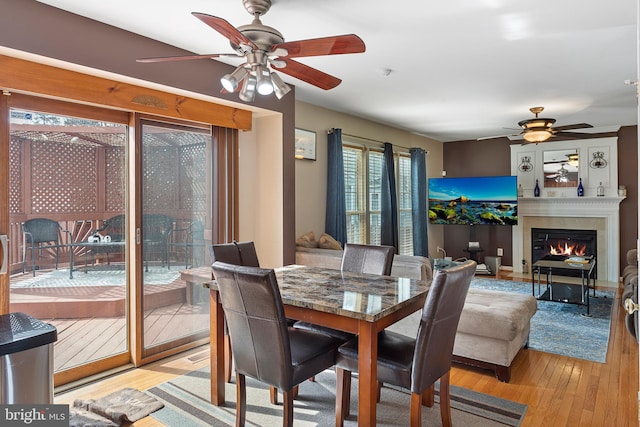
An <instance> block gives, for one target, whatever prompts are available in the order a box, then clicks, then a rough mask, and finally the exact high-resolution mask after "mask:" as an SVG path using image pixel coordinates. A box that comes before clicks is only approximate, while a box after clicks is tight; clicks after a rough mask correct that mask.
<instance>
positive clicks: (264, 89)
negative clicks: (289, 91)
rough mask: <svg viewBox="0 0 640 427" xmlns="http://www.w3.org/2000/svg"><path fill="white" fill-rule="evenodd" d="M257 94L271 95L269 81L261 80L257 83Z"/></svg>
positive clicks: (271, 88)
mask: <svg viewBox="0 0 640 427" xmlns="http://www.w3.org/2000/svg"><path fill="white" fill-rule="evenodd" d="M258 93H259V94H260V95H271V94H272V93H273V85H272V84H271V81H270V80H262V81H261V82H259V83H258Z"/></svg>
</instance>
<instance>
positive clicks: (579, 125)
mask: <svg viewBox="0 0 640 427" xmlns="http://www.w3.org/2000/svg"><path fill="white" fill-rule="evenodd" d="M592 127H593V126H591V125H590V124H588V123H576V124H573V125H564V126H554V127H553V129H554V130H560V131H562V130H572V129H587V128H592Z"/></svg>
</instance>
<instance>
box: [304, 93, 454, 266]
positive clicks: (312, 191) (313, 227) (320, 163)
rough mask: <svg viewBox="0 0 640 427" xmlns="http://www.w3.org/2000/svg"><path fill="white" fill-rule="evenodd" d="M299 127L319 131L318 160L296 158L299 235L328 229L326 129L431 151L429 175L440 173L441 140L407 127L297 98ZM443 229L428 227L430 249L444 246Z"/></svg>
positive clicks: (433, 250)
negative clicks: (358, 115) (326, 224)
mask: <svg viewBox="0 0 640 427" xmlns="http://www.w3.org/2000/svg"><path fill="white" fill-rule="evenodd" d="M296 127H297V128H301V129H306V130H310V131H313V132H316V138H317V147H316V160H315V161H312V160H296V236H300V235H302V234H304V233H306V232H308V231H313V232H314V233H315V235H316V239H317V238H318V237H319V236H320V235H321V234H322V233H323V232H324V231H325V230H324V224H325V206H326V192H327V130H328V129H331V128H340V129H342V133H343V134H349V135H355V136H358V137H361V138H368V139H373V140H376V141H382V142H390V143H392V144H396V145H400V146H402V147H407V148H411V147H420V148H423V149H424V150H426V151H428V152H429V154H428V155H427V174H428V177H437V176H441V173H442V143H441V142H438V141H435V140H433V139H430V138H426V137H422V136H419V135H416V134H413V133H410V132H407V131H404V130H400V129H397V128H392V127H389V126H385V125H382V124H379V123H375V122H371V121H369V120H364V119H361V118H358V117H355V116H350V115H348V114H343V113H340V112H337V111H332V110H328V109H325V108H321V107H317V106H315V105H311V104H306V103H304V102H300V101H296ZM442 243H443V236H442V231H441V230H439V231H433V230H431V229H430V230H429V252H430V254H432V256H434V255H435V253H436V250H435V249H436V246H437V245H440V246H442Z"/></svg>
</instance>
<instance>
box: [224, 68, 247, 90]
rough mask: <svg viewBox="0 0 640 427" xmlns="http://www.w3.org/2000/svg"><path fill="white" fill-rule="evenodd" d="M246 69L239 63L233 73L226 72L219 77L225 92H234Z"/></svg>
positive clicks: (245, 73)
mask: <svg viewBox="0 0 640 427" xmlns="http://www.w3.org/2000/svg"><path fill="white" fill-rule="evenodd" d="M247 74H248V73H247V70H246V69H245V68H244V67H243V66H242V65H241V66H239V67H238V68H236V69H235V70H234V71H233V73H231V74H226V75H224V76H222V78H221V79H220V83H221V84H222V87H223V88H225V90H226V91H227V92H235V91H236V90H237V89H238V85H239V84H240V82H241V81H242V79H244V78H245V77H246V76H247Z"/></svg>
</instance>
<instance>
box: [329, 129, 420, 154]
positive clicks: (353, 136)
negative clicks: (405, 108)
mask: <svg viewBox="0 0 640 427" xmlns="http://www.w3.org/2000/svg"><path fill="white" fill-rule="evenodd" d="M327 133H333V129H329V130H327ZM342 134H343V135H344V136H350V137H352V138H358V139H363V140H365V141H371V142H377V143H378V144H384V143H386V142H389V141H378V140H377V139H373V138H366V137H364V136H358V135H351V134H348V133H344V132H342ZM391 145H393V146H394V147H399V148H404V149H405V150H411V148H408V147H404V146H402V145H398V144H393V143H391ZM414 148H420V147H414ZM424 152H425V154H429V152H428V151H427V150H424Z"/></svg>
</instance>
